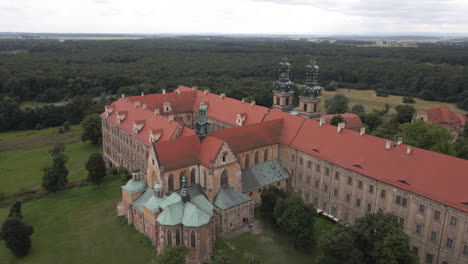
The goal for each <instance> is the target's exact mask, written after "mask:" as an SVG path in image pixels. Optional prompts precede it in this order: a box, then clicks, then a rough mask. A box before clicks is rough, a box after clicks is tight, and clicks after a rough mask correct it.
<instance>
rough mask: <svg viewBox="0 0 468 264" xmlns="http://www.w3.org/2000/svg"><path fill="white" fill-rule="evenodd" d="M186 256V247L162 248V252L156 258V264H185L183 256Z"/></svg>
mask: <svg viewBox="0 0 468 264" xmlns="http://www.w3.org/2000/svg"><path fill="white" fill-rule="evenodd" d="M187 254H188V248H187V247H186V246H172V247H166V248H164V250H163V252H161V254H159V255H158V256H156V261H155V262H156V264H185V256H187Z"/></svg>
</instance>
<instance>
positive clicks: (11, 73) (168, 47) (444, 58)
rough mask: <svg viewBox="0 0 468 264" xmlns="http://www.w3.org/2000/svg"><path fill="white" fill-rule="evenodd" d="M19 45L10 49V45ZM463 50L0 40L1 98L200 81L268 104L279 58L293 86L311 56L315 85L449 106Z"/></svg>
mask: <svg viewBox="0 0 468 264" xmlns="http://www.w3.org/2000/svg"><path fill="white" fill-rule="evenodd" d="M14 50H21V51H22V52H16V53H12V52H9V51H14ZM467 51H468V48H467V47H453V46H442V47H433V46H428V47H419V48H381V47H357V46H351V45H339V44H328V43H312V42H308V41H301V40H275V39H244V40H241V39H234V38H233V39H229V38H220V39H213V40H205V39H190V38H159V39H143V40H109V41H99V40H96V41H94V40H67V41H65V42H58V41H55V40H11V39H10V40H8V39H7V40H0V98H1V97H4V96H9V97H12V98H14V99H15V100H16V101H18V102H22V101H30V100H35V101H42V102H55V101H61V100H64V99H67V98H73V97H75V96H78V95H89V96H98V95H100V94H103V93H107V94H120V93H126V94H129V95H134V94H139V93H140V92H145V93H154V92H158V91H160V90H161V89H162V88H165V89H169V90H170V89H173V88H175V87H177V86H178V85H180V84H182V85H189V86H199V87H200V88H208V89H211V90H212V91H214V92H224V93H226V95H228V96H232V97H234V98H237V99H240V98H242V97H246V98H249V99H255V100H256V101H257V103H259V104H261V105H264V106H270V105H271V101H272V100H271V90H272V85H271V84H272V81H273V80H274V79H275V78H276V65H277V63H278V62H279V60H280V58H281V57H282V56H284V55H287V56H288V58H289V60H290V62H291V63H292V71H291V76H292V77H293V79H294V81H295V82H296V83H303V82H304V79H305V65H306V64H307V63H308V61H309V60H310V59H312V57H315V59H316V60H317V61H318V63H319V65H320V69H321V72H320V77H319V79H320V82H321V85H322V86H326V85H328V83H330V82H331V81H335V82H336V83H337V84H338V87H346V88H351V89H374V90H379V91H382V92H383V93H386V94H395V95H403V96H414V97H418V98H422V99H424V100H436V101H444V102H451V103H457V104H458V106H459V107H461V108H463V109H467V110H468V55H467V54H468V52H467Z"/></svg>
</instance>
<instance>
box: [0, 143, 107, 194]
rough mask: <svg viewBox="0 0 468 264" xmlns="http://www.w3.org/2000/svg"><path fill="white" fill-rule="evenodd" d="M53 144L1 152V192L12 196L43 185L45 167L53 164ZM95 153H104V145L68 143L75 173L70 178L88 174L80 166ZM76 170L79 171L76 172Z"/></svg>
mask: <svg viewBox="0 0 468 264" xmlns="http://www.w3.org/2000/svg"><path fill="white" fill-rule="evenodd" d="M52 146H53V144H51V145H50V146H49V147H47V148H38V149H32V150H25V151H18V152H2V153H0V168H1V170H0V193H5V194H7V195H8V194H12V193H15V192H17V191H20V190H21V189H23V188H26V189H29V188H32V187H33V186H35V185H38V184H41V183H42V176H43V168H45V167H46V166H47V165H49V164H51V163H52V157H51V156H50V154H49V150H50V149H51V148H52ZM94 152H99V153H101V152H102V149H101V147H100V146H94V145H92V144H90V143H88V142H77V143H72V144H67V145H65V153H66V154H67V155H68V161H67V163H66V167H67V168H68V169H69V171H70V173H71V174H72V175H69V181H73V180H78V179H79V177H82V176H85V177H86V173H85V172H86V171H83V170H80V169H81V168H83V167H84V165H85V164H86V161H87V160H88V158H89V155H90V154H91V153H94ZM74 172H77V173H79V174H77V175H74V174H73V173H74Z"/></svg>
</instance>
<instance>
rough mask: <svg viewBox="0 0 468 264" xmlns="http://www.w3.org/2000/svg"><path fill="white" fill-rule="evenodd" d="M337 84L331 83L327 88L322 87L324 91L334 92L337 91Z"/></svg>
mask: <svg viewBox="0 0 468 264" xmlns="http://www.w3.org/2000/svg"><path fill="white" fill-rule="evenodd" d="M338 86H339V85H338V83H337V82H335V81H331V82H330V83H329V84H328V85H327V86H325V87H324V89H325V91H336V89H338Z"/></svg>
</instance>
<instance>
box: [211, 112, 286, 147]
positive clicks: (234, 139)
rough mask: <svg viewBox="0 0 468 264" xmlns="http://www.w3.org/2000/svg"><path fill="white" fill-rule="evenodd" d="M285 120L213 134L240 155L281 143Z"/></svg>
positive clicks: (219, 131) (229, 129) (234, 128)
mask: <svg viewBox="0 0 468 264" xmlns="http://www.w3.org/2000/svg"><path fill="white" fill-rule="evenodd" d="M282 128H283V119H276V120H271V121H265V122H261V123H257V124H253V125H247V126H241V127H233V128H226V129H223V130H218V131H215V132H212V133H211V135H212V136H213V137H217V138H219V139H222V140H225V141H226V142H227V143H228V145H229V147H230V148H231V149H232V151H234V153H236V154H238V153H241V152H244V151H248V150H252V149H256V148H261V147H265V146H270V145H274V144H278V143H280V137H281V131H282Z"/></svg>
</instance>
